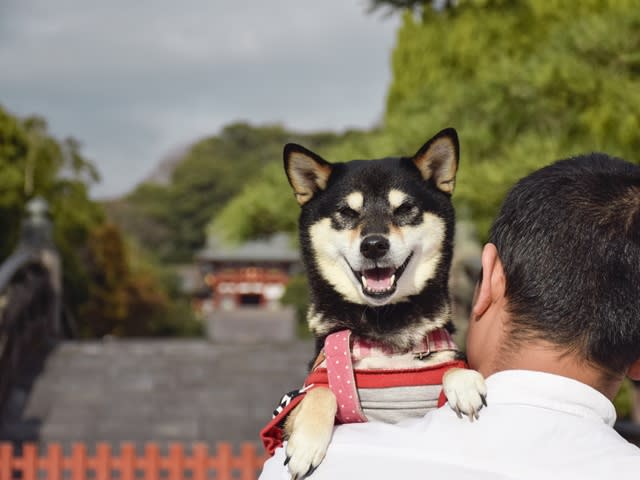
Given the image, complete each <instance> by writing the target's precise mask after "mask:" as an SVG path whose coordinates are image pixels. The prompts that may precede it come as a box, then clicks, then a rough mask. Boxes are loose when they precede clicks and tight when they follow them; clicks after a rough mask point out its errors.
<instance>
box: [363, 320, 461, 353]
mask: <svg viewBox="0 0 640 480" xmlns="http://www.w3.org/2000/svg"><path fill="white" fill-rule="evenodd" d="M445 350H454V351H457V350H458V346H457V345H456V344H455V343H454V341H453V339H452V338H451V335H450V334H449V332H448V331H446V330H445V329H444V328H439V329H437V330H434V331H432V332H429V333H428V334H427V335H426V336H425V337H424V338H423V339H422V342H420V343H419V344H417V345H416V346H415V347H414V348H412V349H411V350H409V351H406V352H402V353H403V354H406V353H412V354H413V355H414V356H415V357H416V358H419V359H422V358H424V357H426V356H427V355H429V354H431V353H434V352H441V351H445ZM394 355H398V352H394V351H393V350H391V349H388V348H385V347H382V346H380V345H376V344H375V343H373V342H370V341H368V340H364V339H361V338H357V337H354V338H353V339H352V341H351V358H352V360H353V361H358V360H361V359H363V358H367V357H382V356H384V357H391V356H394Z"/></svg>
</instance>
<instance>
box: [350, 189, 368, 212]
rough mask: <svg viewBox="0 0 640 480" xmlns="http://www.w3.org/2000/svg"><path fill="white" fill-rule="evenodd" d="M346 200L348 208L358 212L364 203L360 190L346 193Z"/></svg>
mask: <svg viewBox="0 0 640 480" xmlns="http://www.w3.org/2000/svg"><path fill="white" fill-rule="evenodd" d="M346 200H347V205H349V208H353V209H354V210H355V211H356V212H359V211H360V210H361V209H362V205H363V204H364V196H363V195H362V192H353V193H350V194H349V195H347V198H346Z"/></svg>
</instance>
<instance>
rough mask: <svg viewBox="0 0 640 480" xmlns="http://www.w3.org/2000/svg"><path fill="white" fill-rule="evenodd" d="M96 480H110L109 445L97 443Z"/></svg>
mask: <svg viewBox="0 0 640 480" xmlns="http://www.w3.org/2000/svg"><path fill="white" fill-rule="evenodd" d="M95 478H96V480H111V445H109V444H108V443H103V442H101V443H98V446H97V447H96V477H95Z"/></svg>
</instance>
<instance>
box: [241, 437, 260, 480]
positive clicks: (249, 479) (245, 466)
mask: <svg viewBox="0 0 640 480" xmlns="http://www.w3.org/2000/svg"><path fill="white" fill-rule="evenodd" d="M260 460H261V458H260V457H258V456H257V455H256V446H255V445H254V444H253V443H243V444H242V446H241V447H240V480H255V479H256V471H257V470H258V469H259V468H260V467H261V466H262V464H261V463H260ZM259 464H260V465H259Z"/></svg>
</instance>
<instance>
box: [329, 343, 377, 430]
mask: <svg viewBox="0 0 640 480" xmlns="http://www.w3.org/2000/svg"><path fill="white" fill-rule="evenodd" d="M350 337H351V331H350V330H341V331H339V332H336V333H332V334H331V335H329V336H328V337H327V338H326V339H325V343H324V354H325V357H326V365H327V376H328V378H329V388H331V391H332V392H333V393H334V394H335V396H336V399H337V401H338V412H337V413H336V419H337V420H338V421H339V422H340V423H358V422H366V421H367V417H366V416H365V415H364V413H363V412H362V408H361V407H360V399H359V398H358V390H357V388H356V381H355V377H354V373H353V363H352V360H351V348H350V346H351V341H350Z"/></svg>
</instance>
